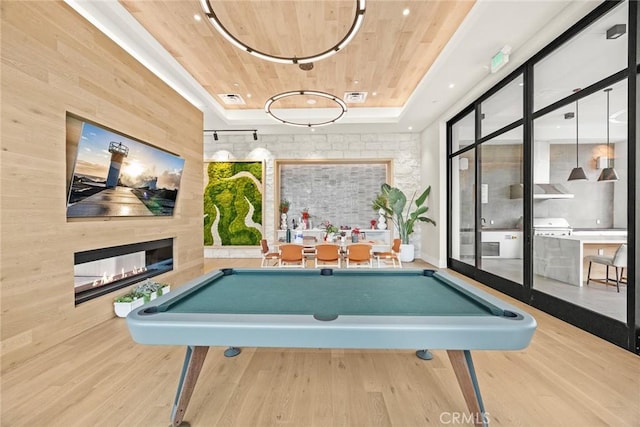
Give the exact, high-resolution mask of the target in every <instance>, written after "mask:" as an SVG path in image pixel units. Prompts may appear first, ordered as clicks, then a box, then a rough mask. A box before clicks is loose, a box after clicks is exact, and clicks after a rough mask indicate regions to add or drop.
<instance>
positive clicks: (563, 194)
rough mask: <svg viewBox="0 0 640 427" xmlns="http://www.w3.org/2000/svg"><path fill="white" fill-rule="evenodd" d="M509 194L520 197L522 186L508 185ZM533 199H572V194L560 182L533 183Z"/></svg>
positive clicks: (522, 191)
mask: <svg viewBox="0 0 640 427" xmlns="http://www.w3.org/2000/svg"><path fill="white" fill-rule="evenodd" d="M509 195H510V198H512V199H521V198H522V197H523V196H524V186H523V185H522V184H513V185H510V186H509ZM533 198H534V199H573V194H571V193H570V192H569V190H567V189H566V188H564V187H563V186H562V185H560V184H533Z"/></svg>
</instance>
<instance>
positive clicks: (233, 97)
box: [218, 93, 245, 105]
mask: <svg viewBox="0 0 640 427" xmlns="http://www.w3.org/2000/svg"><path fill="white" fill-rule="evenodd" d="M218 96H219V97H220V99H222V102H224V103H225V104H227V105H244V104H245V102H244V99H242V97H241V96H240V95H238V94H236V93H219V94H218Z"/></svg>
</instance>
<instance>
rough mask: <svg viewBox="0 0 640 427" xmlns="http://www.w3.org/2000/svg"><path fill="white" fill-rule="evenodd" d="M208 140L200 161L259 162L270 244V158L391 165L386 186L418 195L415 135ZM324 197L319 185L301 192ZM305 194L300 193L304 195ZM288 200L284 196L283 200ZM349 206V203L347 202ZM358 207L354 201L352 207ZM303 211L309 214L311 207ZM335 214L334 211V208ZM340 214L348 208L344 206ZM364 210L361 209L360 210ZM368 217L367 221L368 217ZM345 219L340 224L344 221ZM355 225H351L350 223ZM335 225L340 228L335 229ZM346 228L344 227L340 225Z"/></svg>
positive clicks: (227, 252)
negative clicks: (375, 161)
mask: <svg viewBox="0 0 640 427" xmlns="http://www.w3.org/2000/svg"><path fill="white" fill-rule="evenodd" d="M218 137H219V140H218V141H214V139H213V137H211V136H210V135H205V137H204V159H203V160H204V161H205V162H208V161H212V160H265V161H266V173H265V212H266V214H265V218H264V235H265V236H266V238H267V240H268V241H269V242H270V243H272V242H273V241H274V240H275V233H276V230H277V228H278V227H279V222H280V219H279V218H276V213H277V207H276V206H275V205H274V203H275V201H274V199H275V194H276V189H275V188H274V180H275V176H274V160H276V159H300V160H302V159H312V160H358V159H363V160H364V159H366V160H372V159H380V160H391V161H392V167H391V169H392V170H391V179H390V181H391V183H392V184H393V185H395V186H397V187H399V188H401V189H402V190H403V191H404V192H405V193H406V194H407V195H408V196H409V197H410V196H411V195H412V194H413V192H414V191H419V190H421V185H420V151H421V149H420V135H419V134H417V133H394V134H310V133H304V134H296V135H290V134H287V135H285V134H282V135H261V134H260V133H258V141H254V140H253V136H252V135H251V134H250V133H247V135H224V134H219V135H218ZM306 189H309V190H311V191H312V193H317V196H318V197H319V198H326V197H327V195H328V194H330V191H331V190H330V189H329V188H328V187H325V186H323V185H322V183H321V182H318V183H317V184H314V185H313V188H311V187H309V188H306ZM306 189H305V190H306ZM285 197H288V196H285ZM348 202H349V203H354V202H353V199H348ZM357 203H360V202H357ZM304 207H309V208H310V211H311V214H312V215H313V211H312V210H311V206H304ZM336 209H340V208H339V207H336ZM342 209H343V210H348V209H350V208H349V207H347V206H345V207H343V208H342ZM366 209H368V208H367V207H365V210H366ZM372 218H373V216H372ZM345 220H346V219H345ZM354 222H355V221H354ZM337 225H340V224H337ZM345 225H346V224H345ZM420 228H421V226H418V227H417V230H416V232H415V233H414V234H413V236H412V239H411V240H412V243H414V245H415V246H416V254H420ZM205 257H207V258H241V257H244V258H257V257H260V249H259V248H258V247H256V248H255V249H246V248H205Z"/></svg>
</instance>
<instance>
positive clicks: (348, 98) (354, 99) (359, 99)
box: [344, 92, 367, 104]
mask: <svg viewBox="0 0 640 427" xmlns="http://www.w3.org/2000/svg"><path fill="white" fill-rule="evenodd" d="M366 99H367V92H345V93H344V102H346V103H347V104H362V103H364V101H365V100H366Z"/></svg>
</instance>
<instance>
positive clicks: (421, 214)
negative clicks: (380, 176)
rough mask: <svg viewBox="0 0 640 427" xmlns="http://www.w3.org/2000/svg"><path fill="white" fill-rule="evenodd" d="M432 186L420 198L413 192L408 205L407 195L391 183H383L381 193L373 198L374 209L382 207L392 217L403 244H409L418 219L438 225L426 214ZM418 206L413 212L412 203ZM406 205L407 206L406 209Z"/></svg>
mask: <svg viewBox="0 0 640 427" xmlns="http://www.w3.org/2000/svg"><path fill="white" fill-rule="evenodd" d="M430 192H431V186H429V187H427V188H426V189H425V190H424V191H423V192H422V194H420V196H419V197H418V198H416V193H417V192H414V193H413V196H412V197H411V200H410V201H409V205H407V196H406V195H405V194H404V193H403V192H402V190H400V189H399V188H396V187H392V186H390V185H389V184H386V183H385V184H382V187H381V188H380V194H378V195H377V196H376V198H375V199H374V200H373V208H374V210H379V209H382V210H383V211H384V212H385V215H386V216H388V217H389V218H391V220H392V221H393V223H394V224H395V226H396V230H398V237H400V240H401V241H402V243H403V244H405V245H406V244H409V236H410V235H411V234H412V233H413V227H414V225H415V223H416V221H420V222H427V223H431V224H433V225H436V222H435V221H434V220H433V219H431V218H429V217H427V216H425V214H426V213H427V211H428V210H429V208H428V207H427V206H424V203H425V202H426V201H427V198H428V197H429V193H430ZM414 201H415V205H416V208H415V210H414V211H413V212H412V211H411V205H412V204H413V203H414ZM405 207H406V208H407V209H406V211H405Z"/></svg>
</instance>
